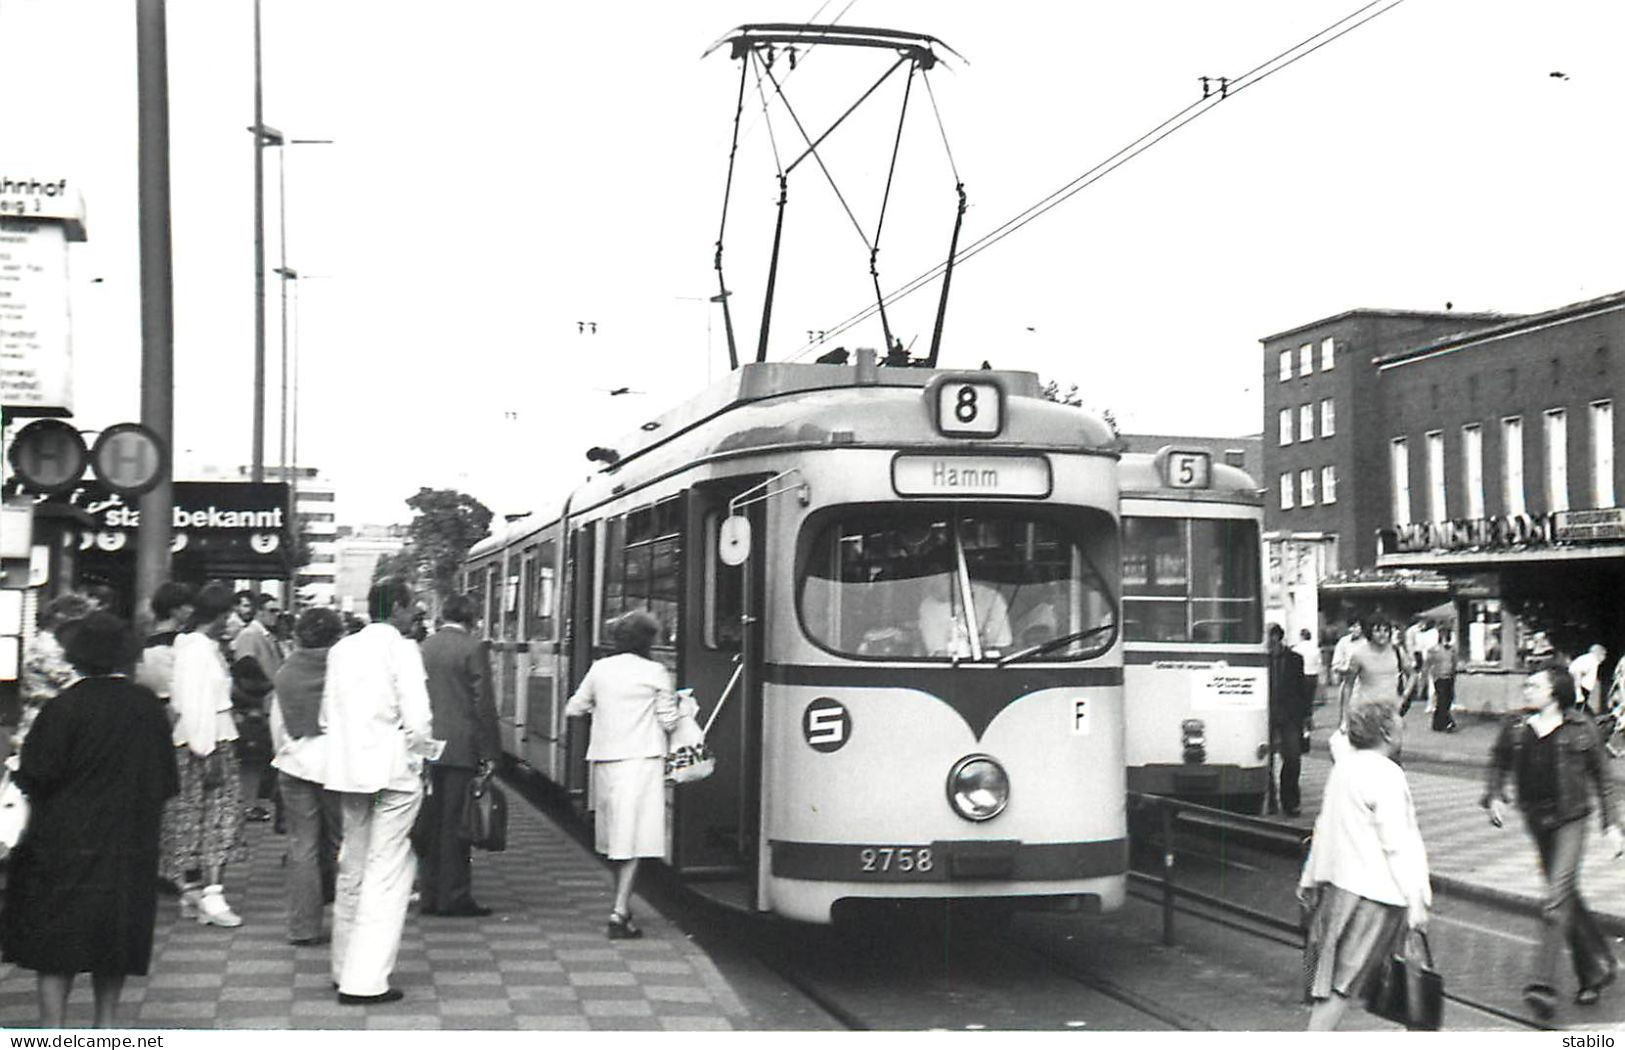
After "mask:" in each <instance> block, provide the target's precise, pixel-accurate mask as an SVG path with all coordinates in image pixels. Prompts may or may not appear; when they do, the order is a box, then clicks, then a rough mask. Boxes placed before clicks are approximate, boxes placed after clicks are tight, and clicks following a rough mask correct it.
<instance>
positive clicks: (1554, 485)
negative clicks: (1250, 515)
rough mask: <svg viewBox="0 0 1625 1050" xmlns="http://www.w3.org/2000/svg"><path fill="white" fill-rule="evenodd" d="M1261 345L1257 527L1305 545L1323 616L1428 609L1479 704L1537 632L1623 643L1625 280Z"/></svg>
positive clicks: (1334, 321) (1466, 700)
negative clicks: (1352, 609) (1620, 417)
mask: <svg viewBox="0 0 1625 1050" xmlns="http://www.w3.org/2000/svg"><path fill="white" fill-rule="evenodd" d="M1263 343H1264V350H1265V354H1264V356H1265V365H1266V369H1267V375H1266V383H1265V389H1266V394H1265V399H1264V403H1265V423H1266V434H1265V444H1264V463H1265V470H1264V472H1265V483H1266V484H1268V485H1270V486H1271V489H1272V492H1271V496H1270V500H1269V504H1268V507H1269V509H1268V511H1267V515H1266V527H1267V529H1269V530H1270V531H1269V539H1270V541H1271V542H1273V543H1275V544H1277V545H1278V548H1279V549H1280V550H1281V551H1283V552H1297V553H1301V552H1302V551H1303V550H1305V549H1310V550H1317V551H1318V554H1319V556H1320V563H1321V564H1320V566H1319V568H1320V571H1319V573H1318V579H1317V583H1316V586H1315V589H1316V590H1317V592H1318V594H1317V602H1318V608H1317V617H1318V618H1319V620H1320V621H1321V622H1322V623H1324V621H1325V620H1326V619H1327V618H1328V617H1327V616H1321V615H1320V613H1321V612H1322V611H1324V612H1325V613H1327V614H1330V613H1332V612H1334V611H1340V609H1336V608H1334V607H1335V606H1360V605H1364V606H1365V607H1366V608H1369V607H1371V606H1372V605H1373V604H1375V603H1381V604H1382V605H1383V607H1384V608H1385V609H1386V611H1388V612H1390V613H1391V614H1393V615H1395V616H1398V617H1401V618H1403V617H1404V616H1405V615H1407V614H1409V613H1414V612H1416V611H1418V610H1419V609H1421V608H1422V607H1423V606H1426V605H1431V606H1433V614H1434V615H1435V616H1436V618H1438V619H1441V620H1443V621H1445V622H1447V623H1453V624H1454V625H1455V627H1456V628H1457V637H1458V641H1459V644H1458V650H1459V652H1460V655H1461V657H1462V659H1463V660H1464V662H1465V664H1466V668H1467V671H1468V672H1469V673H1468V674H1467V675H1466V676H1465V678H1464V680H1463V681H1462V683H1461V686H1462V699H1463V704H1464V706H1478V707H1488V708H1498V707H1505V706H1510V705H1511V704H1512V703H1513V702H1514V701H1515V698H1516V693H1517V681H1518V678H1519V676H1520V675H1521V672H1522V670H1523V669H1524V667H1525V666H1527V664H1528V662H1529V660H1530V659H1531V657H1532V656H1534V655H1538V654H1540V653H1543V652H1544V651H1545V650H1546V649H1547V648H1549V647H1550V646H1555V647H1556V648H1557V649H1559V650H1565V651H1568V652H1570V653H1573V652H1577V651H1579V650H1581V649H1583V648H1584V646H1585V645H1586V644H1588V643H1589V642H1591V641H1601V642H1603V643H1604V644H1606V645H1608V646H1609V648H1610V649H1612V650H1614V652H1615V653H1616V654H1617V653H1618V652H1619V650H1620V649H1621V648H1625V608H1621V607H1620V605H1621V603H1620V602H1619V601H1618V595H1619V594H1620V593H1621V590H1620V587H1621V585H1622V584H1625V509H1621V508H1619V507H1618V506H1617V505H1616V504H1617V502H1618V501H1617V496H1616V493H1617V492H1618V489H1619V484H1620V479H1619V478H1618V476H1617V473H1618V472H1617V467H1616V461H1617V459H1618V458H1619V457H1618V456H1617V455H1616V454H1615V453H1616V449H1617V447H1618V442H1619V434H1618V431H1617V428H1616V427H1615V426H1614V422H1613V406H1614V404H1615V402H1616V401H1617V400H1618V397H1619V393H1620V391H1619V390H1618V389H1617V388H1618V386H1619V382H1620V374H1621V372H1622V371H1625V360H1620V359H1619V358H1620V355H1621V353H1622V352H1625V292H1620V293H1615V294H1613V295H1609V296H1605V297H1603V298H1600V299H1593V300H1588V301H1586V302H1580V303H1573V304H1569V305H1566V306H1562V307H1559V308H1557V309H1553V310H1549V311H1545V312H1542V313H1538V314H1532V315H1527V316H1511V315H1495V314H1455V313H1442V314H1427V313H1408V312H1399V311H1374V310H1356V311H1350V312H1348V313H1344V314H1339V315H1338V316H1336V317H1332V318H1328V319H1326V320H1323V321H1318V322H1315V323H1313V324H1310V325H1305V326H1302V327H1299V328H1295V329H1292V330H1290V331H1287V332H1282V333H1279V334H1277V335H1273V336H1269V337H1267V338H1266V339H1264V340H1263ZM1306 362H1307V364H1306ZM1328 424H1329V425H1328ZM1311 428H1312V429H1311ZM1328 481H1329V482H1330V483H1331V486H1332V487H1331V491H1330V492H1329V493H1328V491H1327V483H1328ZM1286 560H1290V558H1289V557H1288V558H1287V559H1286Z"/></svg>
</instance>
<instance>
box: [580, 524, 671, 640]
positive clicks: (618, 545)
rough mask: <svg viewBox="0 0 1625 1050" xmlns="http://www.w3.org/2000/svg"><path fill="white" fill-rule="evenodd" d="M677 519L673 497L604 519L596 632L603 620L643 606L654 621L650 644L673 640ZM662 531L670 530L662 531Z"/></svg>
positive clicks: (605, 620)
mask: <svg viewBox="0 0 1625 1050" xmlns="http://www.w3.org/2000/svg"><path fill="white" fill-rule="evenodd" d="M681 521H682V516H681V507H680V505H679V503H678V500H677V498H675V497H674V498H672V499H668V500H663V501H661V502H660V503H658V504H655V505H654V506H650V507H640V508H639V509H637V510H634V511H632V512H631V513H629V514H627V515H625V516H624V517H618V518H612V519H610V523H609V529H608V532H607V535H606V539H605V543H604V575H603V592H602V594H603V603H602V607H601V620H600V624H599V628H600V631H602V626H603V623H604V622H607V621H609V620H611V619H613V618H615V617H616V616H619V615H621V614H622V613H625V612H629V611H631V610H633V609H647V610H649V611H650V612H652V613H654V615H655V616H656V617H658V618H659V620H660V626H661V630H662V638H661V639H660V640H658V641H657V642H656V644H657V645H662V646H673V645H675V644H676V642H677V595H678V588H679V583H678V565H679V561H680V559H679V557H678V555H679V553H680V550H681V547H680V543H679V537H678V535H676V530H677V529H678V528H680V526H681ZM664 529H670V530H672V531H671V532H669V533H662V531H661V530H664ZM602 640H603V639H602V638H600V641H602Z"/></svg>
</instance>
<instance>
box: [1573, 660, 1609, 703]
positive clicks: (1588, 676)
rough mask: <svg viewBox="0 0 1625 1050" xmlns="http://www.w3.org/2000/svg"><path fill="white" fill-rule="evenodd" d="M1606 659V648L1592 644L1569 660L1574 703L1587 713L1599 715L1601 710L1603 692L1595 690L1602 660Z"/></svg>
mask: <svg viewBox="0 0 1625 1050" xmlns="http://www.w3.org/2000/svg"><path fill="white" fill-rule="evenodd" d="M1606 659H1608V650H1607V648H1605V647H1604V646H1603V645H1601V644H1593V645H1592V646H1591V647H1590V648H1589V649H1587V650H1586V651H1585V652H1583V653H1581V654H1580V655H1579V656H1576V657H1575V658H1574V659H1573V660H1570V661H1569V676H1570V677H1571V678H1573V679H1574V692H1575V694H1576V697H1577V699H1576V701H1575V703H1576V705H1577V706H1578V707H1579V708H1580V709H1581V710H1583V711H1585V712H1586V713H1587V714H1590V715H1593V716H1595V715H1600V714H1602V712H1603V694H1602V693H1600V692H1598V691H1597V676H1598V675H1599V674H1600V673H1601V671H1602V664H1603V661H1604V660H1606Z"/></svg>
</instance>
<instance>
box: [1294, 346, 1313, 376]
mask: <svg viewBox="0 0 1625 1050" xmlns="http://www.w3.org/2000/svg"><path fill="white" fill-rule="evenodd" d="M1298 374H1299V375H1300V376H1312V375H1314V374H1315V344H1313V343H1304V344H1303V345H1302V346H1300V347H1298Z"/></svg>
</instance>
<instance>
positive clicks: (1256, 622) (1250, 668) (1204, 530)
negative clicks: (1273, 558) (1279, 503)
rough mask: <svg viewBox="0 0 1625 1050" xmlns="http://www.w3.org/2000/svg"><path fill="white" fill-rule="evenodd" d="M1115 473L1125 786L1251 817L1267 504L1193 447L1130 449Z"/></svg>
mask: <svg viewBox="0 0 1625 1050" xmlns="http://www.w3.org/2000/svg"><path fill="white" fill-rule="evenodd" d="M1120 469H1121V481H1122V500H1123V502H1122V515H1123V526H1122V527H1123V663H1124V668H1123V691H1124V694H1125V697H1126V708H1127V715H1126V717H1125V723H1124V729H1125V734H1126V738H1125V745H1124V750H1125V752H1126V756H1127V762H1128V787H1129V790H1131V791H1140V792H1147V793H1154V794H1159V795H1178V796H1181V797H1185V798H1192V799H1197V800H1201V801H1206V802H1209V803H1212V804H1223V805H1227V806H1232V807H1234V808H1238V809H1243V810H1247V811H1250V812H1255V813H1256V812H1258V811H1259V809H1260V808H1261V805H1262V802H1263V799H1264V793H1265V789H1266V786H1267V783H1268V777H1269V772H1268V768H1267V761H1268V753H1269V696H1268V682H1267V662H1266V657H1265V650H1264V612H1263V594H1262V590H1261V588H1262V575H1263V573H1262V561H1263V545H1262V543H1263V541H1262V537H1261V532H1260V530H1261V528H1262V525H1263V520H1264V502H1263V494H1262V493H1261V492H1260V491H1259V490H1258V487H1257V484H1256V483H1255V482H1254V481H1253V479H1252V478H1251V477H1249V476H1248V475H1247V474H1246V472H1244V471H1242V470H1239V469H1237V468H1235V467H1232V466H1228V465H1226V464H1223V463H1214V462H1213V458H1212V455H1211V454H1210V453H1208V452H1205V451H1202V450H1199V449H1178V448H1174V447H1167V448H1164V449H1162V450H1161V451H1159V452H1158V453H1156V454H1155V455H1146V454H1140V453H1125V454H1124V455H1123V458H1122V463H1121V467H1120Z"/></svg>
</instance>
